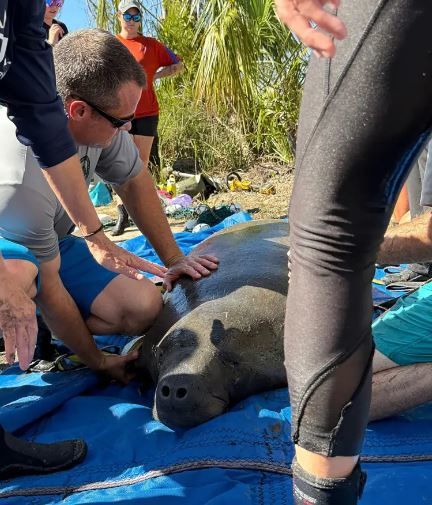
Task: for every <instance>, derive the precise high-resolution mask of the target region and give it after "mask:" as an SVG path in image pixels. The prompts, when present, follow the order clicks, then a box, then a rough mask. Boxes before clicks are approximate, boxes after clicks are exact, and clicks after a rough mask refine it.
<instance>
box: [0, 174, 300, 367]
mask: <svg viewBox="0 0 432 505" xmlns="http://www.w3.org/2000/svg"><path fill="white" fill-rule="evenodd" d="M241 176H242V178H243V180H250V181H251V182H252V186H253V187H256V188H259V187H260V186H263V185H264V184H267V183H271V184H272V185H273V186H274V188H275V194H274V195H264V194H260V193H259V192H257V191H238V192H229V191H227V192H220V193H216V194H213V195H211V196H210V198H209V199H208V200H207V202H206V203H207V204H208V205H209V206H211V207H213V206H215V205H221V204H231V203H236V204H238V205H240V207H241V208H242V209H243V210H245V211H248V212H249V213H250V214H252V216H253V218H254V219H270V218H272V219H278V218H284V217H286V215H287V209H288V201H289V197H290V196H291V192H292V186H293V172H292V169H291V168H290V167H287V166H279V165H278V166H275V165H271V164H257V165H255V166H254V167H252V168H251V169H250V170H249V171H248V172H247V173H244V174H243V173H242V174H241ZM97 212H98V213H99V214H105V215H108V216H110V217H111V218H113V220H115V218H116V215H117V212H116V205H115V203H111V204H110V205H108V206H106V207H98V208H97ZM169 223H170V225H171V229H172V230H173V232H177V231H183V228H184V224H185V220H181V219H169ZM139 234H140V232H139V230H138V229H137V228H136V227H134V226H131V227H129V228H127V229H126V232H125V233H124V234H123V235H121V236H119V237H112V236H111V234H110V233H109V231H108V230H107V236H108V237H109V238H111V239H112V240H114V241H116V242H120V241H123V240H127V239H129V238H132V237H136V236H137V235H139ZM5 363H6V362H5V359H4V353H3V352H0V371H1V370H3V369H4V368H6V367H7V365H6V364H5Z"/></svg>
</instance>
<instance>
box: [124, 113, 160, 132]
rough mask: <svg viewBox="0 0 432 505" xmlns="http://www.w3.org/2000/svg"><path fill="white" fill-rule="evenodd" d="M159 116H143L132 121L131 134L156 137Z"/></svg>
mask: <svg viewBox="0 0 432 505" xmlns="http://www.w3.org/2000/svg"><path fill="white" fill-rule="evenodd" d="M158 123H159V116H144V117H139V118H136V119H134V120H133V121H132V128H131V129H130V130H129V133H130V134H131V135H143V136H144V137H156V136H157V128H158Z"/></svg>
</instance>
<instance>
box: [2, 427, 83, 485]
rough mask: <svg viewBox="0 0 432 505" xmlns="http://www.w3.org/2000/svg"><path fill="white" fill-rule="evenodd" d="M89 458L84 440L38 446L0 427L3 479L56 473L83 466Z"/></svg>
mask: <svg viewBox="0 0 432 505" xmlns="http://www.w3.org/2000/svg"><path fill="white" fill-rule="evenodd" d="M86 454H87V445H86V443H85V442H84V440H65V441H63V442H55V443H53V444H38V443H36V442H29V441H27V440H21V439H19V438H16V437H14V436H13V435H11V434H10V433H8V432H7V431H5V430H4V429H3V427H1V426H0V479H1V480H3V479H11V478H14V477H20V476H21V475H32V474H42V473H53V472H58V471H60V470H66V469H68V468H72V467H73V466H75V465H77V464H78V463H81V461H82V460H83V459H84V458H85V456H86Z"/></svg>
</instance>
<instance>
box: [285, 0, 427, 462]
mask: <svg viewBox="0 0 432 505" xmlns="http://www.w3.org/2000/svg"><path fill="white" fill-rule="evenodd" d="M338 15H340V17H341V19H343V20H344V21H345V22H346V23H347V27H348V33H349V35H348V39H347V41H344V42H342V43H339V44H338V45H337V55H336V57H335V58H334V59H333V60H332V61H328V60H317V59H316V58H313V61H311V63H310V66H309V70H308V76H307V79H306V84H305V94H304V99H303V104H302V110H301V116H300V125H299V135H298V145H297V168H296V182H295V187H294V193H293V197H292V200H291V207H290V226H291V232H290V233H291V248H292V249H291V254H292V265H293V271H292V275H291V280H290V289H289V294H288V301H287V314H289V315H290V317H289V320H288V321H287V324H286V330H285V356H286V358H285V359H286V367H287V373H288V381H289V387H290V397H291V404H292V429H293V437H294V441H295V442H296V443H297V444H299V445H300V446H301V447H303V448H305V449H308V450H310V451H313V452H316V453H320V454H323V455H326V456H353V455H357V454H359V452H360V450H361V445H362V441H363V435H364V430H365V427H366V423H367V416H368V409H369V403H370V388H371V360H372V354H373V344H372V338H371V330H370V325H371V306H372V300H371V280H372V278H373V273H374V264H375V260H376V256H377V251H378V247H379V245H380V242H381V239H382V237H383V234H384V232H385V230H386V227H387V224H388V222H389V219H390V216H391V213H392V209H393V205H394V202H395V199H396V197H397V194H398V192H399V190H400V187H401V185H402V184H403V182H404V180H405V179H406V177H407V174H408V171H409V167H410V166H411V164H412V162H413V161H414V160H415V158H416V156H417V155H418V153H419V150H420V149H421V148H422V146H423V145H424V144H425V142H426V140H427V138H428V136H429V133H430V129H431V125H432V37H431V23H432V0H382V1H379V0H342V7H341V8H340V9H339V12H338Z"/></svg>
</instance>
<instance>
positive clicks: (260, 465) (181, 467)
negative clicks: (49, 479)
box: [0, 454, 432, 499]
mask: <svg viewBox="0 0 432 505" xmlns="http://www.w3.org/2000/svg"><path fill="white" fill-rule="evenodd" d="M361 460H362V462H363V463H415V462H418V461H432V454H417V455H409V454H402V455H387V456H362V458H361ZM209 468H224V469H230V470H251V471H257V472H267V473H275V474H279V475H286V476H289V477H292V470H291V465H284V464H278V463H272V462H267V461H248V460H241V459H237V460H218V459H209V460H199V461H187V462H184V463H178V464H176V465H171V466H167V467H165V468H159V469H154V470H149V471H148V472H145V473H142V474H140V475H137V476H136V477H129V478H126V479H119V480H113V481H97V482H91V483H89V484H83V485H80V486H78V485H77V486H53V487H34V488H22V489H11V490H8V491H2V492H0V499H6V498H16V497H18V496H28V497H30V496H50V495H64V496H69V495H71V494H75V493H83V492H86V491H98V490H105V489H113V488H116V487H124V486H134V485H136V484H141V483H143V482H145V481H147V480H150V479H156V478H158V477H164V476H167V475H173V474H176V473H181V472H188V471H191V470H205V469H209Z"/></svg>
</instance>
